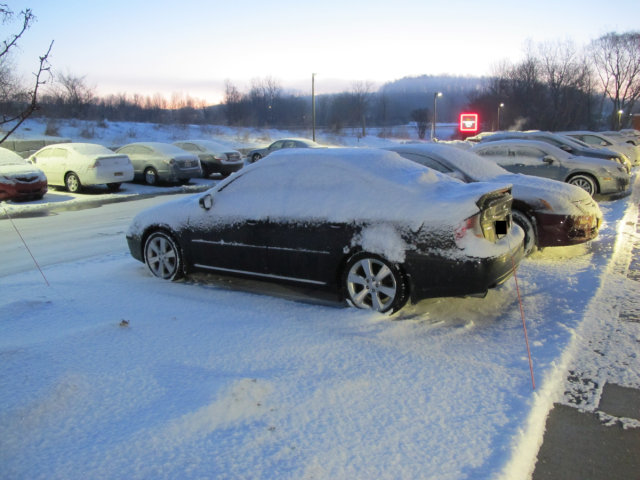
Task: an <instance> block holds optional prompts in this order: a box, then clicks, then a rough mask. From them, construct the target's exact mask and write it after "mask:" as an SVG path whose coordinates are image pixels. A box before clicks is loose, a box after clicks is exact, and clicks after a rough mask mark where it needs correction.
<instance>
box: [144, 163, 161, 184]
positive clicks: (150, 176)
mask: <svg viewBox="0 0 640 480" xmlns="http://www.w3.org/2000/svg"><path fill="white" fill-rule="evenodd" d="M144 182H145V183H146V184H147V185H155V184H156V183H158V172H157V171H156V169H155V168H153V167H147V168H146V169H145V171H144Z"/></svg>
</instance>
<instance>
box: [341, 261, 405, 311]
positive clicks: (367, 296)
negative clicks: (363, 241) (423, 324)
mask: <svg viewBox="0 0 640 480" xmlns="http://www.w3.org/2000/svg"><path fill="white" fill-rule="evenodd" d="M343 285H344V289H345V291H346V297H347V301H348V302H349V303H350V304H351V305H353V306H354V307H357V308H364V309H369V310H375V311H377V312H381V313H386V312H395V311H397V310H400V309H401V308H402V307H403V306H404V305H405V303H407V300H408V295H407V285H406V282H405V279H404V276H403V275H402V273H401V272H400V270H399V268H398V267H397V266H396V265H394V264H392V263H390V262H388V261H387V260H386V259H384V258H382V257H380V256H378V255H374V254H370V253H359V254H356V255H354V256H353V257H352V258H351V259H350V260H349V261H348V262H347V267H346V269H345V273H344V277H343Z"/></svg>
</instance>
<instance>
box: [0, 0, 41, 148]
mask: <svg viewBox="0 0 640 480" xmlns="http://www.w3.org/2000/svg"><path fill="white" fill-rule="evenodd" d="M13 17H14V12H13V11H12V10H11V9H10V8H9V6H8V5H7V4H5V3H0V22H1V23H8V22H10V21H11V20H12V19H13ZM19 17H20V19H21V25H20V27H18V31H17V33H14V34H12V35H10V36H9V37H8V38H7V39H5V40H3V41H2V45H0V104H2V109H3V112H2V115H1V117H0V126H4V125H10V128H9V129H8V130H7V131H6V132H4V135H3V136H2V137H1V138H0V143H2V142H4V141H5V140H6V139H7V138H8V137H9V135H11V134H12V133H13V132H15V131H16V130H17V129H18V127H20V125H22V123H23V122H24V121H25V120H26V119H27V118H29V116H30V115H31V114H32V113H33V112H35V111H36V110H37V109H38V93H39V89H40V87H41V86H42V85H44V84H45V83H46V82H47V81H48V80H49V77H48V76H49V75H50V73H51V72H50V66H49V55H50V54H51V49H52V48H53V41H52V42H51V43H50V44H49V48H48V49H47V51H46V53H45V54H44V55H42V56H41V57H40V63H39V66H38V70H37V72H36V73H34V76H35V80H34V81H33V83H32V84H31V85H32V86H31V88H30V89H26V90H23V89H21V88H20V86H19V81H18V80H17V79H16V78H15V77H14V76H13V75H12V73H11V69H10V67H9V63H10V58H11V54H12V52H13V50H14V49H15V47H16V46H17V45H18V42H19V40H20V39H21V38H22V36H23V35H24V33H25V32H26V31H27V30H28V29H29V28H30V27H31V25H32V24H33V22H34V21H35V19H36V17H35V15H34V14H33V12H32V11H31V9H30V8H27V9H25V10H23V11H21V12H20V14H19Z"/></svg>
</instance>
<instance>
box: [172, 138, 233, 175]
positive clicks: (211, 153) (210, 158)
mask: <svg viewBox="0 0 640 480" xmlns="http://www.w3.org/2000/svg"><path fill="white" fill-rule="evenodd" d="M173 144H174V145H175V146H176V147H180V148H182V149H183V150H186V151H187V152H189V153H193V154H194V155H196V156H197V157H198V158H199V159H200V165H201V166H202V173H203V175H204V176H205V177H209V176H210V175H211V174H212V173H220V174H222V175H224V176H226V175H229V174H231V173H233V172H237V171H238V170H240V169H241V168H242V167H243V166H244V162H243V160H242V155H241V154H240V152H238V151H237V150H233V149H231V148H227V147H225V146H223V145H220V144H219V143H216V142H213V141H211V140H184V141H181V142H174V143H173Z"/></svg>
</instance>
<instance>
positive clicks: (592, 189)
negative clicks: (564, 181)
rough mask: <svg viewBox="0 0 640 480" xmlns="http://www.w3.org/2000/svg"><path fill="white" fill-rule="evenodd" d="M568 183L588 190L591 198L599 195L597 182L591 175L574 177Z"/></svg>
mask: <svg viewBox="0 0 640 480" xmlns="http://www.w3.org/2000/svg"><path fill="white" fill-rule="evenodd" d="M568 183H570V184H571V185H575V186H576V187H580V188H581V189H583V190H586V191H587V193H588V194H589V195H591V196H593V195H594V194H596V193H597V189H596V181H595V180H594V179H593V178H592V177H590V176H589V175H574V176H573V177H571V178H570V179H569V181H568Z"/></svg>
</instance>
